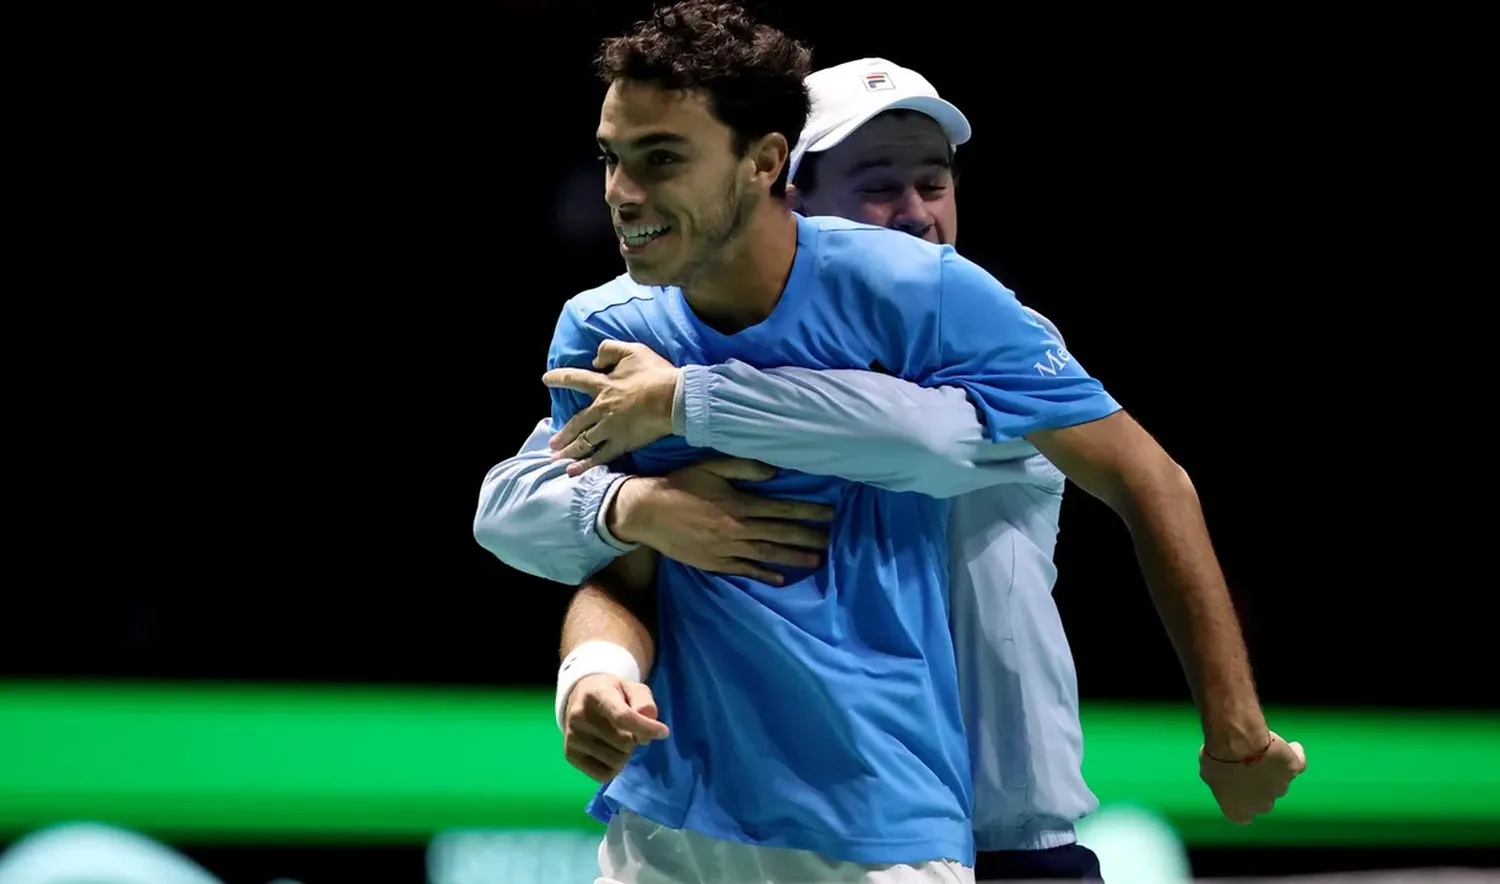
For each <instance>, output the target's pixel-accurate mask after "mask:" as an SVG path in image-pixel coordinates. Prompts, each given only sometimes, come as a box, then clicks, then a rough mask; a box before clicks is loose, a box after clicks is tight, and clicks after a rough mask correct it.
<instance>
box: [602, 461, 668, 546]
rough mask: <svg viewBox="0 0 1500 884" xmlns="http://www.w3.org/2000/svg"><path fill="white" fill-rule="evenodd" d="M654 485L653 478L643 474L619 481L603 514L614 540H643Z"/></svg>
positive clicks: (633, 542)
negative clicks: (617, 487)
mask: <svg viewBox="0 0 1500 884" xmlns="http://www.w3.org/2000/svg"><path fill="white" fill-rule="evenodd" d="M655 487H656V485H655V480H654V479H650V478H647V477H644V476H630V477H628V478H626V479H622V480H621V481H620V488H619V490H618V491H616V492H615V495H614V499H613V500H611V501H610V504H609V510H608V511H607V512H606V513H605V514H604V525H605V527H607V528H608V529H609V533H610V534H612V535H614V538H615V539H616V540H618V541H620V542H621V543H629V544H639V543H644V542H645V534H646V525H645V523H646V516H647V514H648V513H649V502H650V499H651V493H652V491H654V490H655Z"/></svg>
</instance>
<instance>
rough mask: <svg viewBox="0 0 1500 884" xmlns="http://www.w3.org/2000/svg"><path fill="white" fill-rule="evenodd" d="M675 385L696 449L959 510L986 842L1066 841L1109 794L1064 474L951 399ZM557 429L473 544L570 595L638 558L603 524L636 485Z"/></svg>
mask: <svg viewBox="0 0 1500 884" xmlns="http://www.w3.org/2000/svg"><path fill="white" fill-rule="evenodd" d="M1034 315H1036V316H1037V318H1038V320H1039V321H1040V322H1041V323H1042V324H1043V326H1044V327H1046V328H1048V329H1049V330H1051V331H1052V332H1053V335H1054V337H1056V338H1057V339H1058V341H1059V343H1061V336H1060V335H1058V334H1057V332H1056V328H1055V326H1052V324H1051V323H1050V322H1048V321H1047V320H1046V319H1045V318H1043V317H1041V316H1040V315H1039V314H1034ZM680 377H681V380H680V382H679V384H678V389H677V399H676V403H675V406H674V408H673V424H674V426H673V430H674V432H675V433H676V434H677V435H680V436H683V437H684V438H685V439H687V441H688V443H689V444H691V445H694V446H697V447H703V448H712V449H714V450H716V451H718V452H721V453H723V454H725V455H728V456H732V457H742V458H747V459H751V460H758V461H762V462H764V463H768V464H771V465H773V466H776V467H780V468H782V469H788V470H797V471H799V472H804V473H810V474H813V475H833V476H839V477H842V478H844V479H848V480H851V481H856V482H864V483H867V484H870V485H875V486H878V487H881V488H887V489H890V490H894V491H914V492H918V493H922V494H926V495H929V496H931V497H937V498H944V499H948V498H951V499H953V509H952V513H951V515H950V519H951V522H950V526H949V528H950V530H949V536H950V540H949V547H950V552H951V554H950V557H949V559H950V568H951V569H952V583H951V586H952V627H953V633H954V639H955V647H956V651H957V654H958V658H959V659H958V672H959V683H960V689H961V691H962V694H963V711H964V723H965V728H966V730H967V733H968V739H969V750H970V757H971V760H972V764H973V773H974V832H975V838H976V843H977V847H978V849H980V850H1019V849H1036V848H1047V847H1054V846H1058V845H1061V844H1067V843H1071V842H1072V841H1073V840H1074V832H1073V824H1074V823H1075V822H1076V821H1077V820H1078V819H1080V818H1082V817H1083V816H1085V815H1087V814H1088V813H1090V812H1092V811H1093V810H1094V809H1095V808H1096V807H1097V806H1098V801H1097V799H1095V797H1094V795H1093V793H1092V792H1090V791H1089V789H1088V787H1087V786H1086V785H1085V783H1084V781H1083V775H1082V763H1083V735H1082V729H1081V727H1080V725H1079V719H1078V687H1077V676H1076V673H1075V670H1074V666H1073V657H1072V652H1071V650H1070V648H1069V647H1068V641H1067V637H1066V635H1065V634H1064V632H1063V628H1062V622H1061V620H1060V618H1059V617H1058V612H1057V607H1056V605H1055V604H1054V603H1053V600H1052V587H1053V585H1054V583H1055V581H1056V577H1057V571H1056V568H1055V567H1054V566H1053V562H1052V553H1053V549H1054V547H1055V545H1056V541H1057V532H1058V517H1059V513H1060V511H1061V507H1062V496H1063V487H1064V479H1063V476H1062V474H1061V472H1059V471H1058V470H1057V468H1056V467H1054V466H1053V465H1052V464H1051V462H1049V461H1048V460H1047V459H1046V458H1044V457H1043V456H1042V455H1041V454H1039V453H1037V451H1036V449H1035V448H1034V447H1032V446H1031V445H1030V444H1028V443H1026V442H1024V441H1008V442H1004V443H998V444H997V443H992V442H989V441H987V437H986V434H985V430H984V427H983V425H982V424H981V423H980V420H979V417H978V415H977V413H976V412H975V409H974V408H973V406H972V405H971V404H970V403H969V401H968V399H967V397H966V395H965V393H964V392H963V391H962V390H959V389H955V388H935V389H933V388H924V387H919V386H917V385H915V384H912V383H909V382H907V381H903V380H900V379H897V378H892V377H888V376H885V375H881V374H878V373H875V372H863V371H815V370H811V369H801V368H776V369H769V370H758V369H755V368H752V367H750V366H749V365H746V364H744V363H740V362H729V363H725V364H721V365H713V366H687V367H684V368H683V369H682V372H681V375H680ZM552 433H553V428H552V426H551V422H550V421H548V420H543V421H541V422H540V423H538V424H537V426H536V428H535V429H534V430H533V431H532V433H531V435H530V437H529V438H528V439H527V440H526V444H525V445H524V446H522V448H521V451H520V452H519V453H518V454H517V455H516V456H514V457H511V458H509V459H507V460H505V461H503V462H501V463H500V464H498V465H496V466H495V467H494V468H493V469H492V470H490V472H489V474H488V475H487V476H486V477H485V480H484V484H483V486H482V489H481V492H480V498H479V507H478V511H477V513H476V515H475V519H474V536H475V539H477V540H478V541H479V543H480V545H481V546H483V547H484V548H485V549H487V550H489V551H490V552H491V553H493V554H494V555H495V556H496V557H498V558H499V559H500V560H501V561H503V562H505V563H506V564H508V565H510V566H512V567H514V568H516V569H518V570H521V571H524V572H526V573H528V574H532V575H535V576H538V577H542V578H545V579H548V580H554V581H557V582H559V583H565V584H570V585H576V584H578V583H580V582H582V581H583V580H585V579H586V578H587V577H588V576H590V575H591V574H593V573H594V572H596V571H598V570H599V569H601V568H603V567H604V566H605V565H607V564H609V563H610V562H611V561H613V560H614V559H615V558H616V557H618V556H620V555H622V554H623V553H625V552H628V551H629V550H630V549H631V548H632V547H631V546H630V545H628V544H623V543H620V542H619V541H618V540H616V539H615V538H613V537H612V536H610V534H609V531H608V529H607V527H606V526H605V519H604V515H605V514H606V513H607V512H608V506H609V501H610V499H611V497H612V495H613V494H614V492H615V491H616V490H617V489H618V487H619V483H620V482H621V481H623V480H624V479H625V478H627V477H626V476H624V475H622V474H620V473H615V472H613V471H611V470H610V469H609V468H608V467H595V468H594V469H592V470H589V471H588V472H586V473H584V474H583V475H581V476H577V477H569V476H568V475H567V474H566V472H565V470H566V468H567V462H566V461H553V460H552V459H551V455H550V452H549V451H548V449H547V440H548V438H550V437H551V435H552Z"/></svg>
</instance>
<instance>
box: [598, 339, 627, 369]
mask: <svg viewBox="0 0 1500 884" xmlns="http://www.w3.org/2000/svg"><path fill="white" fill-rule="evenodd" d="M629 355H630V345H629V344H626V343H624V342H623V341H600V342H599V351H598V352H597V353H596V354H594V367H595V368H597V369H599V370H600V371H609V370H610V369H611V368H614V367H615V364H616V363H617V362H619V361H620V360H621V359H624V358H625V357H626V356H629Z"/></svg>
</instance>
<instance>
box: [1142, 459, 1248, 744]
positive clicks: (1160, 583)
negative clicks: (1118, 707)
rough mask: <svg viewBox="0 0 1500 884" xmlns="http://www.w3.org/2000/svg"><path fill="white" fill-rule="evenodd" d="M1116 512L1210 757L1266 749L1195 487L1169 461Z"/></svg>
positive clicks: (1243, 653)
mask: <svg viewBox="0 0 1500 884" xmlns="http://www.w3.org/2000/svg"><path fill="white" fill-rule="evenodd" d="M1117 509H1118V510H1119V511H1120V515H1121V516H1122V517H1123V518H1124V520H1125V522H1126V524H1127V525H1128V526H1129V527H1130V533H1131V537H1132V538H1133V540H1134V542H1135V550H1136V556H1137V557H1138V559H1139V560H1140V564H1141V570H1142V573H1143V574H1144V575H1145V578H1146V582H1147V585H1148V586H1149V588H1150V591H1151V596H1152V600H1153V601H1154V603H1155V606H1156V610H1157V613H1158V615H1159V616H1160V617H1161V620H1162V623H1163V625H1164V626H1165V627H1166V630H1167V634H1168V636H1169V637H1170V638H1171V641H1172V645H1173V647H1174V648H1175V649H1176V651H1177V656H1178V658H1179V659H1180V660H1181V662H1182V667H1183V671H1184V673H1185V674H1186V676H1187V680H1188V684H1189V687H1190V689H1191V690H1192V693H1193V699H1194V701H1195V703H1196V704H1197V706H1198V710H1199V713H1200V715H1201V716H1202V719H1203V727H1204V736H1205V740H1206V743H1207V745H1208V748H1209V752H1210V753H1211V754H1214V755H1216V756H1218V757H1234V758H1240V757H1244V756H1247V755H1250V754H1252V753H1254V752H1258V751H1260V750H1261V749H1263V748H1265V744H1266V742H1267V740H1268V735H1267V730H1266V722H1265V717H1264V714H1263V713H1262V712H1261V708H1260V702H1259V699H1258V698H1257V697H1256V691H1255V683H1254V680H1253V677H1252V675H1251V670H1250V663H1249V657H1248V654H1247V652H1246V649H1245V641H1244V637H1243V636H1242V634H1241V632H1240V625H1239V619H1238V617H1237V616H1236V615H1235V611H1234V604H1233V602H1232V600H1231V599H1230V596H1229V589H1228V587H1227V585H1226V584H1225V580H1224V574H1223V571H1222V570H1221V569H1220V567H1219V563H1218V559H1217V557H1216V556H1215V555H1214V551H1213V545H1212V542H1211V541H1210V539H1209V534H1208V527H1207V524H1206V523H1205V521H1204V518H1203V509H1202V506H1201V505H1200V503H1199V501H1198V494H1197V492H1196V491H1195V490H1194V488H1193V484H1192V481H1191V480H1190V479H1189V478H1188V475H1187V473H1186V472H1184V471H1183V470H1182V469H1181V468H1180V467H1178V466H1177V465H1176V464H1175V463H1172V462H1171V461H1170V460H1166V461H1165V463H1163V464H1160V465H1158V466H1157V467H1156V468H1155V469H1154V470H1153V471H1151V472H1148V473H1146V474H1144V475H1140V476H1138V477H1136V478H1135V479H1134V481H1132V482H1130V483H1129V484H1128V485H1127V487H1126V493H1124V494H1122V495H1121V498H1120V501H1119V505H1118V506H1117Z"/></svg>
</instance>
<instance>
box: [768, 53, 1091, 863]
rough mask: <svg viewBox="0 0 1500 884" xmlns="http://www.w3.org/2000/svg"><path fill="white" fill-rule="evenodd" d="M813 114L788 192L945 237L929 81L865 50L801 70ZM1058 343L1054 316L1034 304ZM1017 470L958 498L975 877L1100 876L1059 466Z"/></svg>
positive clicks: (949, 132) (956, 126) (959, 120)
mask: <svg viewBox="0 0 1500 884" xmlns="http://www.w3.org/2000/svg"><path fill="white" fill-rule="evenodd" d="M808 86H809V88H810V90H811V92H812V96H813V109H812V114H811V116H810V117H809V119H808V125H807V128H806V130H804V132H803V136H802V138H801V140H799V141H798V143H797V146H796V147H795V148H793V149H792V155H791V160H790V164H791V173H790V174H791V180H792V183H793V185H794V188H793V189H792V190H791V191H790V196H789V198H790V199H792V200H794V205H795V206H796V207H797V209H798V210H799V211H802V212H804V213H805V214H809V215H844V216H847V217H853V218H857V219H859V220H862V221H865V222H867V223H871V224H879V225H881V226H884V227H894V228H897V229H900V230H905V231H906V232H908V233H910V234H912V235H914V236H919V237H922V238H924V239H927V240H929V241H931V242H937V243H944V244H948V245H953V244H954V241H955V239H956V238H957V235H958V205H957V203H956V201H955V199H954V193H953V189H954V188H953V161H954V157H955V154H956V149H957V148H958V146H959V145H961V144H963V143H965V142H967V141H968V140H969V136H970V128H969V122H968V120H967V119H965V118H964V115H963V114H962V113H961V112H960V111H959V110H958V108H956V107H954V106H953V105H952V104H950V103H949V102H947V101H945V100H943V99H942V98H940V97H939V96H938V93H937V91H936V90H935V89H934V88H933V87H932V84H930V83H929V82H928V81H927V79H926V78H925V77H923V76H921V75H920V74H918V73H917V72H915V71H912V70H908V69H906V68H902V67H900V66H898V65H895V64H893V63H891V62H889V61H886V60H885V59H878V58H869V59H861V60H859V61H852V62H849V63H847V64H841V65H838V66H837V67H832V68H828V69H826V70H821V71H818V72H816V73H814V74H812V75H811V76H810V77H808ZM1032 315H1033V316H1035V317H1036V318H1037V320H1038V321H1039V322H1041V323H1042V324H1043V325H1044V326H1045V327H1046V328H1047V329H1048V330H1049V331H1050V332H1051V333H1052V334H1053V336H1054V338H1056V339H1057V340H1058V342H1059V343H1061V342H1062V337H1061V335H1060V334H1058V332H1057V329H1056V327H1055V326H1053V325H1052V324H1051V322H1049V321H1048V320H1046V319H1045V318H1044V317H1042V316H1041V315H1040V314H1038V313H1036V312H1035V311H1032ZM1018 460H1019V462H1020V463H1022V464H1024V465H1025V469H1024V475H1025V476H1027V477H1028V481H1025V482H1018V483H1013V484H1005V485H996V486H994V487H990V488H982V489H978V490H975V491H972V492H970V493H968V494H965V495H962V496H960V497H958V498H956V499H955V500H954V502H953V504H954V505H953V513H952V515H951V517H950V519H951V521H950V536H951V537H952V538H953V539H954V540H953V543H954V548H953V554H954V555H953V568H952V570H953V583H952V606H953V616H952V626H953V634H954V645H955V649H956V650H957V653H958V656H959V678H960V684H961V687H962V691H963V693H962V701H963V706H964V719H965V722H964V723H965V729H966V732H967V734H968V739H969V753H970V760H971V763H972V765H973V773H974V835H975V842H976V846H977V847H978V849H979V851H980V852H979V858H978V862H977V864H976V865H975V869H974V871H975V877H976V878H977V879H978V880H981V881H985V880H1005V879H1008V878H1010V879H1049V878H1050V879H1071V880H1091V879H1096V878H1098V877H1099V874H1100V870H1099V862H1098V859H1097V858H1096V857H1095V856H1094V854H1093V853H1092V852H1091V851H1090V850H1088V849H1087V848H1085V847H1083V846H1081V845H1079V844H1077V843H1075V836H1074V833H1073V824H1074V823H1075V822H1076V821H1077V820H1079V819H1081V818H1082V817H1083V816H1085V815H1086V814H1088V813H1090V812H1091V811H1093V810H1094V809H1095V808H1096V807H1098V801H1097V800H1096V799H1095V798H1094V795H1093V793H1092V792H1090V790H1089V788H1088V786H1087V785H1085V783H1084V780H1083V774H1082V762H1083V733H1082V728H1081V726H1080V724H1079V720H1078V686H1077V677H1076V675H1075V673H1074V668H1073V657H1072V653H1071V651H1070V650H1069V647H1068V640H1067V636H1066V635H1065V634H1064V632H1063V627H1062V622H1061V620H1060V619H1059V617H1058V612H1057V607H1056V605H1055V604H1054V603H1053V601H1052V586H1053V583H1054V581H1055V579H1056V575H1057V572H1056V569H1055V568H1054V567H1053V564H1052V552H1053V548H1054V546H1055V545H1056V542H1057V524H1058V517H1059V514H1060V510H1061V507H1062V497H1063V487H1064V484H1065V483H1064V480H1063V477H1062V474H1061V473H1060V472H1059V471H1058V470H1057V469H1056V467H1054V466H1053V465H1052V464H1051V463H1049V462H1048V461H1047V459H1046V458H1044V457H1043V456H1042V455H1041V454H1037V453H1035V452H1034V451H1033V452H1031V453H1030V455H1029V457H1028V456H1026V455H1022V456H1021V457H1020V458H1018Z"/></svg>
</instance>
